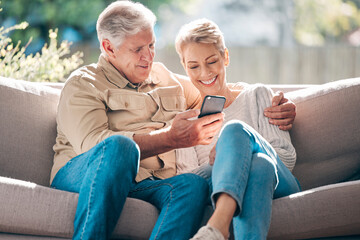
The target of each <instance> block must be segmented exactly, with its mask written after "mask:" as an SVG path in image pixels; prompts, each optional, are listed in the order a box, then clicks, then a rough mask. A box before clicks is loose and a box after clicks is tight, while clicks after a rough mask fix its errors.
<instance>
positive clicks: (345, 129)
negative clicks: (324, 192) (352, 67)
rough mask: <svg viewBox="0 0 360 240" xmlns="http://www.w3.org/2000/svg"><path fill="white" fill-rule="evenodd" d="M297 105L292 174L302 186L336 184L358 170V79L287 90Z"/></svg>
mask: <svg viewBox="0 0 360 240" xmlns="http://www.w3.org/2000/svg"><path fill="white" fill-rule="evenodd" d="M286 96H287V97H289V98H290V99H291V100H292V101H294V102H295V104H296V106H297V115H296V118H295V122H294V126H293V129H292V130H291V131H290V135H291V139H292V142H293V144H294V146H295V149H296V151H297V163H296V165H295V168H294V171H293V173H294V175H295V176H296V177H297V178H298V179H299V181H300V183H301V185H302V187H303V189H310V188H313V187H317V186H322V185H327V184H332V183H338V182H342V181H346V180H348V179H350V178H351V177H352V176H353V175H355V174H357V173H358V172H359V171H360V104H359V103H360V78H354V79H346V80H340V81H335V82H332V83H328V84H323V85H318V86H313V87H310V88H306V89H302V90H298V91H294V92H289V93H287V94H286Z"/></svg>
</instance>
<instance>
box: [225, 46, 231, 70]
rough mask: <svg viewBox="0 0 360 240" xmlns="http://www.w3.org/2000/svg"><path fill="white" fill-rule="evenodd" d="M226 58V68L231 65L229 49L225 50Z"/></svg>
mask: <svg viewBox="0 0 360 240" xmlns="http://www.w3.org/2000/svg"><path fill="white" fill-rule="evenodd" d="M224 58H225V67H227V66H229V64H230V57H229V50H228V49H227V48H225V51H224Z"/></svg>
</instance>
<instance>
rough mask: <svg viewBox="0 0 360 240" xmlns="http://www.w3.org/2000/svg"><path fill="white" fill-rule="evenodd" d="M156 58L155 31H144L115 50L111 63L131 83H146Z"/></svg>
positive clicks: (127, 38) (129, 38)
mask: <svg viewBox="0 0 360 240" xmlns="http://www.w3.org/2000/svg"><path fill="white" fill-rule="evenodd" d="M154 56H155V35H154V31H153V29H147V30H142V31H140V32H138V33H137V34H135V35H132V36H128V37H126V38H125V39H124V41H123V42H122V44H121V45H120V46H119V47H118V48H115V50H114V57H113V58H110V62H111V63H112V64H113V65H114V66H115V67H116V68H117V70H118V71H119V72H120V74H121V75H122V76H124V77H125V78H126V79H127V80H129V81H130V82H131V83H134V84H137V83H142V82H143V81H145V80H146V79H147V78H148V77H149V74H150V71H151V67H152V64H153V60H154Z"/></svg>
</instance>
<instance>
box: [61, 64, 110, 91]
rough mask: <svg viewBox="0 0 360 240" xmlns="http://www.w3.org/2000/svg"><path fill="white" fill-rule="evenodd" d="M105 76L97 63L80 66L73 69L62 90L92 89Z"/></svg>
mask: <svg viewBox="0 0 360 240" xmlns="http://www.w3.org/2000/svg"><path fill="white" fill-rule="evenodd" d="M103 78H105V76H104V74H103V72H102V70H101V68H99V67H98V65H97V64H95V63H93V64H89V65H86V66H82V67H80V68H78V69H76V70H75V71H73V72H72V73H71V74H70V76H69V77H68V79H67V80H66V82H65V84H64V88H63V91H64V90H70V89H82V90H85V89H92V88H94V87H95V86H97V85H99V84H98V83H99V82H103V80H102V79H103Z"/></svg>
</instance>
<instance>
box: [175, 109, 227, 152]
mask: <svg viewBox="0 0 360 240" xmlns="http://www.w3.org/2000/svg"><path fill="white" fill-rule="evenodd" d="M199 114H200V111H199V110H198V109H195V110H189V111H186V112H182V113H178V114H177V115H176V117H175V118H174V121H173V123H172V125H171V128H170V130H169V131H168V139H169V141H170V143H171V145H173V146H176V148H185V147H192V146H195V145H208V144H210V143H211V142H212V140H213V137H214V136H215V135H216V134H217V133H218V132H219V131H220V129H221V127H222V124H223V121H224V114H223V113H217V114H211V115H208V116H204V117H202V118H199V119H197V118H195V117H197V116H198V115H199Z"/></svg>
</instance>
